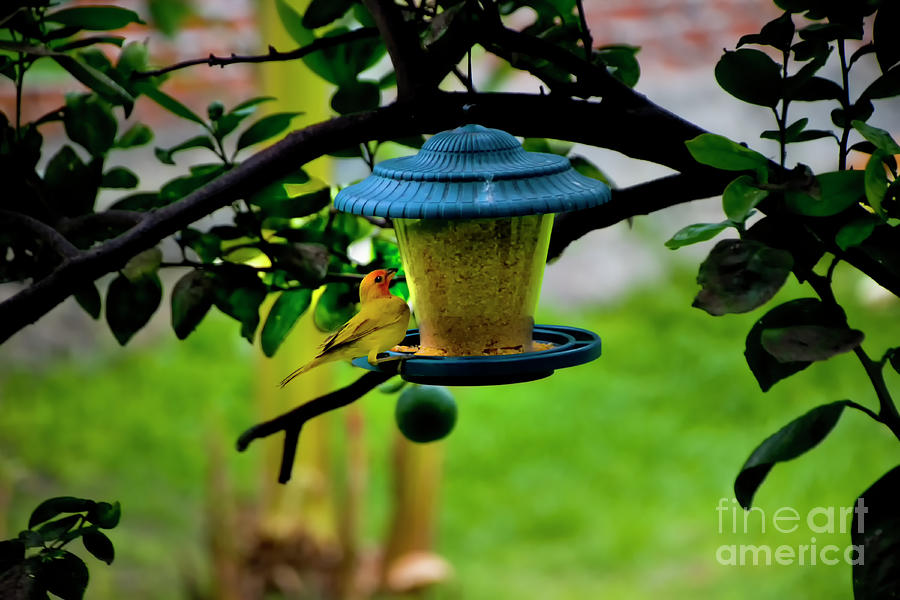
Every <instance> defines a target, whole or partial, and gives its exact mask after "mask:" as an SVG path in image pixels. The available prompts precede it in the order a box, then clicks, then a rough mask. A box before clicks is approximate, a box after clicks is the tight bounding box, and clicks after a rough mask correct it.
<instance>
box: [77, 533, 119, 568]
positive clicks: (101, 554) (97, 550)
mask: <svg viewBox="0 0 900 600" xmlns="http://www.w3.org/2000/svg"><path fill="white" fill-rule="evenodd" d="M81 542H82V543H83V544H84V549H85V550H87V551H88V552H90V553H91V554H93V555H94V557H95V558H97V559H99V560H102V561H103V562H105V563H106V564H108V565H111V564H112V562H113V559H114V558H115V557H116V550H115V548H113V544H112V542H111V541H109V538H108V537H106V535H105V534H104V533H102V532H100V531H87V532H85V533H84V535H82V536H81Z"/></svg>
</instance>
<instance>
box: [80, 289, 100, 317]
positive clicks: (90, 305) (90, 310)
mask: <svg viewBox="0 0 900 600" xmlns="http://www.w3.org/2000/svg"><path fill="white" fill-rule="evenodd" d="M74 296H75V301H76V302H78V305H79V306H81V308H83V309H84V312H86V313H87V314H89V315H91V317H93V318H94V319H99V318H100V312H101V307H100V292H98V291H97V286H96V285H94V284H93V283H88V284H87V285H84V286H82V287H81V288H80V289H79V290H78V291H76V292H75V294H74Z"/></svg>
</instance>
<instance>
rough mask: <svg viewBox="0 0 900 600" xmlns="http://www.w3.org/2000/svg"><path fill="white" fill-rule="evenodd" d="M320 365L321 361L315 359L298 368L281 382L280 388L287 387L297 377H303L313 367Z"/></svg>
mask: <svg viewBox="0 0 900 600" xmlns="http://www.w3.org/2000/svg"><path fill="white" fill-rule="evenodd" d="M318 365H319V361H318V360H316V359H313V360H311V361H309V362H308V363H306V364H305V365H303V366H301V367H298V368H297V369H294V371H293V372H292V373H291V374H290V375H288V376H287V377H285V378H284V379H282V380H281V383H280V384H278V385H279V387H284V386H286V385H287V384H289V383H290V382H292V381H293V380H294V379H296V378H297V377H300V376H301V375H303V374H304V373H306V372H307V371H309V370H310V369H312V368H313V367H315V366H318Z"/></svg>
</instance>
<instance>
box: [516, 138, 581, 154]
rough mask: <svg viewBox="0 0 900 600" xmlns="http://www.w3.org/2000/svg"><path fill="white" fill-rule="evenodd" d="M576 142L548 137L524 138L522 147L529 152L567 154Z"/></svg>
mask: <svg viewBox="0 0 900 600" xmlns="http://www.w3.org/2000/svg"><path fill="white" fill-rule="evenodd" d="M574 145H575V144H573V143H572V142H566V141H563V140H551V139H547V138H525V139H524V140H522V148H524V149H525V150H526V151H527V152H544V153H546V154H556V155H558V156H566V155H568V154H569V152H570V151H571V150H572V147H573V146H574Z"/></svg>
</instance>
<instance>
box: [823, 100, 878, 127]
mask: <svg viewBox="0 0 900 600" xmlns="http://www.w3.org/2000/svg"><path fill="white" fill-rule="evenodd" d="M873 112H875V106H874V105H873V104H872V101H871V100H867V99H866V98H860V99H859V100H857V101H856V103H855V104H853V106H851V107H850V110H849V111H845V110H844V109H843V108H836V109H834V110H833V111H831V122H832V123H834V124H835V125H837V126H838V127H841V128H843V127H845V126H846V127H850V126H851V125H849V123H852V122H853V121H857V120H858V121H865V120H867V119H868V118H869V117H871V116H872V113H873Z"/></svg>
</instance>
